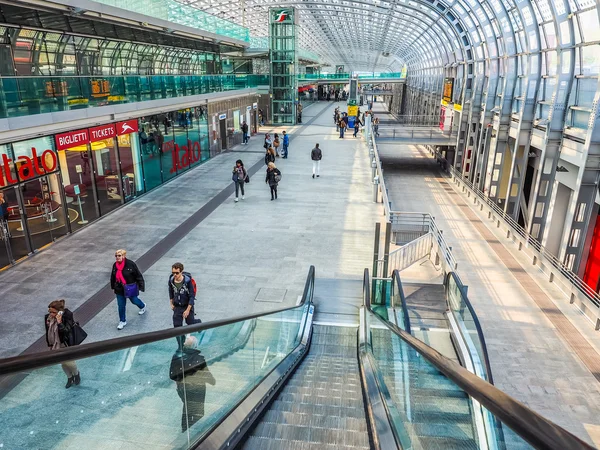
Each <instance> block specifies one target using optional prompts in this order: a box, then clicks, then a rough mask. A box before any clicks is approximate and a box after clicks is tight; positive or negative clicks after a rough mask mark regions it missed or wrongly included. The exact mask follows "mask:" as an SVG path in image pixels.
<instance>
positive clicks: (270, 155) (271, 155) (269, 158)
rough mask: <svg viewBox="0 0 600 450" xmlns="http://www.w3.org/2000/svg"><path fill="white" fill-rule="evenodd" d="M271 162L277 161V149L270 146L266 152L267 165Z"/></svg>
mask: <svg viewBox="0 0 600 450" xmlns="http://www.w3.org/2000/svg"><path fill="white" fill-rule="evenodd" d="M270 162H273V163H274V162H275V150H273V147H269V148H268V149H267V153H266V154H265V165H266V166H268V165H269V163H270Z"/></svg>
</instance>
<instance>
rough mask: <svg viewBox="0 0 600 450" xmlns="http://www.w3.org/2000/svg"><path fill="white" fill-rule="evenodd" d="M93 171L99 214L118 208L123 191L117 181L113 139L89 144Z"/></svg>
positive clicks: (117, 160) (117, 174)
mask: <svg viewBox="0 0 600 450" xmlns="http://www.w3.org/2000/svg"><path fill="white" fill-rule="evenodd" d="M90 146H91V148H92V164H93V166H94V170H95V181H96V190H97V192H98V204H99V206H100V214H106V213H107V212H109V211H112V210H113V209H115V208H117V207H119V206H120V205H121V203H122V202H123V198H122V197H123V189H122V186H121V183H120V180H119V171H118V164H119V158H118V155H117V148H116V146H115V140H114V138H110V139H105V140H102V141H98V142H92V143H91V144H90Z"/></svg>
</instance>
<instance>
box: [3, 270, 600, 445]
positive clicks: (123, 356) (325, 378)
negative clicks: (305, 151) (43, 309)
mask: <svg viewBox="0 0 600 450" xmlns="http://www.w3.org/2000/svg"><path fill="white" fill-rule="evenodd" d="M316 280H317V278H316V276H315V269H314V267H311V268H310V270H309V273H308V276H307V278H306V283H305V287H304V291H303V294H302V297H301V299H300V301H299V303H298V305H296V306H291V307H287V308H281V309H278V310H274V311H271V312H266V313H260V314H252V315H246V316H242V317H237V318H233V319H229V320H221V321H215V322H209V323H204V324H196V325H192V326H189V327H186V328H185V329H184V328H179V329H168V330H162V331H158V332H154V333H146V334H142V335H137V336H130V337H124V338H119V339H113V340H109V341H105V342H99V343H94V344H90V345H83V346H79V347H73V348H67V349H64V350H62V351H55V352H46V353H43V354H36V355H27V356H22V357H17V358H13V359H10V360H4V361H0V376H5V377H6V376H9V377H15V376H17V377H21V381H20V383H19V384H17V385H16V386H15V387H14V388H13V389H12V390H11V392H9V393H7V394H6V395H5V396H4V398H3V399H2V404H1V405H2V407H1V408H0V417H1V418H2V423H3V425H4V426H3V430H2V435H1V436H2V437H1V438H0V444H1V445H2V446H3V447H5V448H37V449H54V448H86V449H96V448H97V449H104V448H123V447H132V448H134V447H138V446H148V445H150V446H152V448H156V449H188V448H197V449H224V448H242V449H271V448H272V449H281V448H284V449H294V450H295V449H299V450H301V449H306V448H310V449H313V448H314V449H332V450H333V449H348V450H349V449H407V448H415V449H431V448H443V449H471V448H472V449H500V450H503V449H527V448H531V447H532V446H533V447H534V448H544V449H552V450H554V449H555V450H559V449H560V450H562V449H566V448H569V449H575V448H577V449H584V450H585V449H591V448H592V447H590V446H588V445H587V444H585V443H584V442H583V441H580V440H579V439H578V438H576V437H575V436H573V435H571V434H569V433H568V432H566V431H565V430H563V429H562V428H560V427H558V426H557V425H555V424H553V423H551V422H549V421H547V420H546V419H544V418H543V417H541V416H539V415H537V414H536V413H534V412H533V411H531V410H529V409H528V408H527V407H525V406H523V405H522V404H520V403H518V402H516V401H515V400H514V399H512V398H510V397H509V396H507V395H506V394H504V393H502V392H501V391H500V390H498V389H496V388H495V387H493V386H492V385H490V384H488V383H486V382H485V381H483V380H481V379H480V378H478V377H477V376H476V375H474V374H472V373H471V372H469V371H467V370H465V369H464V368H462V367H461V366H460V365H458V364H456V363H455V362H453V361H451V360H449V359H447V358H445V357H444V356H442V355H441V354H440V353H438V352H436V351H435V350H433V349H432V348H430V347H428V346H427V345H426V344H424V343H423V342H421V341H420V340H418V339H416V338H414V337H413V336H411V335H410V334H408V333H406V332H405V331H403V330H402V329H401V328H400V327H398V326H397V325H395V324H393V323H391V322H389V321H387V320H386V319H385V318H383V317H380V316H379V315H378V313H376V312H374V310H373V308H372V306H371V298H370V290H371V289H370V281H371V280H370V277H369V273H368V270H365V273H364V277H363V280H362V283H360V282H358V283H354V282H352V281H350V282H348V283H347V284H341V285H339V286H338V287H341V288H343V289H345V291H346V292H345V293H346V294H348V293H350V292H351V291H352V290H353V289H356V291H357V292H353V293H352V296H351V298H352V299H353V300H352V301H348V302H347V305H346V306H349V305H350V303H352V304H353V305H352V306H353V308H354V312H353V314H347V311H346V310H345V309H344V308H342V310H341V311H338V313H339V314H338V316H339V318H340V319H342V320H332V319H331V317H329V318H328V322H322V321H321V318H320V317H319V312H318V311H319V309H320V306H319V305H323V306H325V307H326V308H329V310H330V313H331V312H332V310H331V308H334V309H335V308H336V305H339V303H338V302H337V301H336V300H337V299H335V297H334V298H329V299H327V298H326V297H325V296H324V297H323V298H321V300H320V301H319V305H316V304H315V301H314V300H315V297H316V296H317V295H318V288H317V284H316V283H315V281H316ZM356 281H359V280H358V279H357V280H356ZM327 304H328V305H327ZM344 316H350V318H351V319H352V320H355V321H356V322H358V323H359V325H358V326H356V325H354V326H352V325H350V324H349V323H347V321H346V320H344V319H347V317H344ZM178 337H181V338H182V339H183V338H184V337H185V343H184V344H183V346H180V345H179V343H178V339H177V338H178ZM66 361H77V363H78V367H79V370H80V371H81V373H82V380H83V381H82V384H81V385H79V386H74V387H73V388H71V390H70V391H65V390H64V389H62V386H60V385H61V384H62V383H61V380H62V375H61V374H60V373H61V370H60V367H59V365H60V363H62V362H66ZM115 368H117V369H116V370H115ZM83 374H86V375H83ZM85 377H87V378H85ZM132 418H135V421H134V422H135V423H134V424H133V423H132V420H131V419H132Z"/></svg>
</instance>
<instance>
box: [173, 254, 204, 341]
mask: <svg viewBox="0 0 600 450" xmlns="http://www.w3.org/2000/svg"><path fill="white" fill-rule="evenodd" d="M169 298H170V300H171V309H172V310H173V327H175V328H179V327H182V326H183V321H184V320H185V323H186V324H188V325H193V324H195V323H200V322H202V321H201V320H200V319H196V318H195V315H196V314H195V312H194V303H195V302H196V286H195V283H194V281H193V278H192V275H191V274H189V273H187V272H184V271H183V264H181V263H180V262H176V263H175V264H173V265H172V266H171V276H170V277H169ZM184 339H185V337H184V336H177V342H178V343H179V349H180V350H181V349H182V348H183V341H184Z"/></svg>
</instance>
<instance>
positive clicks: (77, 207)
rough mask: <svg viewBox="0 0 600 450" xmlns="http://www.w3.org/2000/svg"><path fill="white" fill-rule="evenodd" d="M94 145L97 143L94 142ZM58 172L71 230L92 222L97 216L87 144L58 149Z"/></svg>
mask: <svg viewBox="0 0 600 450" xmlns="http://www.w3.org/2000/svg"><path fill="white" fill-rule="evenodd" d="M91 145H92V148H93V147H94V146H98V143H96V142H94V143H93V144H91ZM58 160H59V162H60V173H61V177H62V182H63V186H64V190H65V198H66V200H67V204H68V208H69V217H71V215H72V214H73V212H74V213H75V215H76V216H77V217H76V218H75V219H74V220H71V229H72V230H73V231H75V230H77V229H78V228H81V227H83V226H85V225H87V224H88V223H90V222H93V221H94V220H96V219H97V218H98V211H97V208H96V202H95V201H94V188H93V182H94V181H93V176H94V174H93V170H92V166H91V162H90V161H91V156H90V151H89V148H88V145H87V144H85V145H80V146H76V147H71V148H69V149H66V150H59V152H58Z"/></svg>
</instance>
